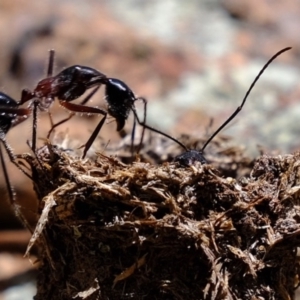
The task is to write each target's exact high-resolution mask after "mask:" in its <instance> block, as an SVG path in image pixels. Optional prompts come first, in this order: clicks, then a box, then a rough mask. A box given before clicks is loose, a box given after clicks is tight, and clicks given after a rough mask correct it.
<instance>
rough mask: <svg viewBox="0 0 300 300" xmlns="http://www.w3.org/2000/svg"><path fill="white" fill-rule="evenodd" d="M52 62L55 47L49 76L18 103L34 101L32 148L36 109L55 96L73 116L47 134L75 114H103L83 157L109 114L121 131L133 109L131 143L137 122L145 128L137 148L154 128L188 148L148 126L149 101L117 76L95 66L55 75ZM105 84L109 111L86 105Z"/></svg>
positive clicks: (34, 136)
mask: <svg viewBox="0 0 300 300" xmlns="http://www.w3.org/2000/svg"><path fill="white" fill-rule="evenodd" d="M53 62H54V50H51V51H50V58H49V65H48V72H47V75H48V76H47V78H45V79H43V80H41V81H40V82H39V83H38V84H37V87H36V88H35V89H34V91H33V92H31V91H29V90H23V92H22V98H21V100H20V102H19V104H23V103H25V102H27V101H30V100H33V101H32V104H30V105H33V133H32V146H31V148H32V150H33V151H34V152H35V150H36V131H37V109H38V108H39V109H40V110H48V109H49V107H50V105H51V104H52V103H53V101H54V98H55V97H57V98H58V100H59V103H60V105H62V106H63V107H65V108H67V109H68V110H70V111H71V112H72V113H71V114H70V116H69V117H68V118H66V119H64V120H62V121H60V122H59V123H57V124H54V125H53V124H52V128H51V130H50V132H49V133H48V137H49V135H50V133H51V132H52V131H53V129H54V128H55V127H57V126H58V125H60V124H62V123H64V122H66V121H67V120H69V119H70V118H71V117H72V116H73V115H74V113H86V114H101V115H103V118H102V119H101V120H100V122H99V124H98V125H97V127H96V128H95V129H94V131H93V133H92V135H91V136H90V138H89V139H88V141H87V142H86V144H84V145H83V147H84V150H83V155H82V158H84V157H85V156H86V153H87V151H88V150H89V148H90V147H91V145H92V144H93V142H94V140H95V139H96V137H97V135H98V133H99V132H100V130H101V128H102V126H103V124H104V122H105V120H106V118H107V115H110V116H112V117H114V118H115V119H116V122H117V131H119V132H120V131H121V130H122V129H123V128H124V126H125V122H126V120H127V118H128V115H129V113H130V111H132V112H133V113H134V125H133V130H132V137H131V140H132V144H133V140H134V131H135V125H136V122H138V124H139V125H141V126H142V127H143V131H142V135H141V141H140V145H139V148H138V151H139V149H140V147H141V144H142V141H143V137H144V131H145V129H149V130H152V131H154V132H157V133H159V134H162V135H164V136H166V137H167V138H170V139H171V140H173V141H175V142H177V143H179V144H180V145H181V146H182V147H183V148H184V149H186V150H187V148H186V147H185V146H184V145H183V144H181V143H180V142H179V141H177V140H176V139H174V138H172V137H171V136H169V135H168V134H165V133H163V132H161V131H159V130H157V129H155V128H152V127H150V126H148V125H146V109H147V101H146V99H145V98H142V97H135V95H134V93H133V92H132V90H131V89H130V88H129V87H128V86H127V85H126V84H125V83H124V82H123V81H121V80H119V79H116V78H108V77H107V76H106V75H104V74H102V73H100V72H99V71H97V70H95V69H92V68H90V67H85V66H80V65H74V66H71V67H68V68H66V69H64V70H63V71H61V72H60V73H58V74H57V75H56V76H52V73H53ZM102 84H104V85H105V100H106V102H107V104H108V109H107V111H106V110H104V109H100V108H97V107H90V106H85V104H86V103H87V102H88V101H89V99H90V98H91V97H92V96H93V95H94V94H95V93H96V91H97V90H98V89H99V88H100V86H101V85H102ZM93 87H95V88H94V90H92V92H91V93H90V94H88V95H87V97H85V98H84V100H83V101H82V102H81V103H80V104H73V103H70V102H71V101H73V100H75V99H77V98H79V97H80V96H82V95H83V94H84V93H85V92H86V90H88V89H90V88H93ZM137 100H141V101H143V103H144V120H143V122H141V121H140V119H139V117H138V115H137V112H136V109H135V106H134V103H135V101H137Z"/></svg>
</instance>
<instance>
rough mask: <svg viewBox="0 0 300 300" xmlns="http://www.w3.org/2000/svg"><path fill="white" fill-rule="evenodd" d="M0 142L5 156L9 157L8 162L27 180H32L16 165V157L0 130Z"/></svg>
mask: <svg viewBox="0 0 300 300" xmlns="http://www.w3.org/2000/svg"><path fill="white" fill-rule="evenodd" d="M0 141H1V142H2V144H3V146H4V148H5V150H6V152H7V155H8V156H9V159H10V161H11V162H12V163H13V164H14V165H15V166H16V167H17V168H18V169H19V170H20V171H21V172H22V173H23V174H25V175H26V176H27V177H28V178H29V179H31V180H32V177H31V175H29V174H28V173H27V172H26V171H25V170H23V169H22V168H21V167H20V165H19V164H18V163H17V159H16V156H15V154H14V153H13V150H12V149H11V147H10V146H9V145H8V143H7V141H6V135H5V133H4V132H3V131H2V130H0Z"/></svg>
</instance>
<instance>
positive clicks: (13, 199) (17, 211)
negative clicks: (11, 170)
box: [0, 145, 33, 233]
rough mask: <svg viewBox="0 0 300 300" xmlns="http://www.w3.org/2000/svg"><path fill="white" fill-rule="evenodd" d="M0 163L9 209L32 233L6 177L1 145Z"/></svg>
mask: <svg viewBox="0 0 300 300" xmlns="http://www.w3.org/2000/svg"><path fill="white" fill-rule="evenodd" d="M0 161H1V165H2V171H3V175H4V180H5V183H6V187H7V191H8V197H9V203H10V205H11V207H12V208H13V210H14V213H15V214H16V216H17V217H18V218H19V220H21V222H22V224H23V225H24V226H25V227H26V228H27V229H28V230H29V231H30V232H31V233H33V230H32V228H31V226H30V225H29V223H28V221H27V220H26V218H25V216H24V215H23V214H22V212H21V209H20V207H19V205H18V204H17V200H16V193H15V191H14V189H13V187H12V185H11V183H10V180H9V176H8V172H7V169H6V164H5V161H4V157H3V152H2V146H1V145H0ZM19 168H20V167H19ZM30 178H31V177H30ZM31 179H32V178H31Z"/></svg>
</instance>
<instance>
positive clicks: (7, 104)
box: [0, 92, 18, 133]
mask: <svg viewBox="0 0 300 300" xmlns="http://www.w3.org/2000/svg"><path fill="white" fill-rule="evenodd" d="M17 107H18V103H17V102H16V101H15V100H14V99H12V98H11V97H9V96H8V95H6V94H4V93H2V92H0V130H1V131H2V132H4V133H7V132H8V130H9V128H10V127H11V125H12V122H13V121H14V120H15V119H16V117H17V115H16V114H14V112H13V111H12V112H8V111H7V110H5V109H6V108H14V109H17Z"/></svg>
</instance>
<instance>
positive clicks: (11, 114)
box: [0, 92, 32, 229]
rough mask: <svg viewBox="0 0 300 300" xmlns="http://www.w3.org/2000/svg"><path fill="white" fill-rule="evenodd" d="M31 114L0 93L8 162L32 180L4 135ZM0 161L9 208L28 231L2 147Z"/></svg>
mask: <svg viewBox="0 0 300 300" xmlns="http://www.w3.org/2000/svg"><path fill="white" fill-rule="evenodd" d="M30 114H31V110H30V109H28V108H20V107H18V102H17V101H15V100H14V99H12V98H11V97H9V96H8V95H6V94H4V93H2V92H0V140H1V142H2V144H3V146H4V148H5V150H6V152H7V154H8V157H9V159H10V161H11V162H12V163H13V164H14V165H15V166H16V167H17V168H18V169H19V170H20V171H22V172H23V173H24V174H25V175H26V176H27V177H28V178H30V179H32V177H31V176H30V175H29V174H28V173H27V172H26V171H25V170H23V169H22V168H21V167H20V165H19V164H18V163H17V159H16V156H15V155H14V153H13V151H12V149H11V147H10V146H9V144H8V143H7V141H6V134H7V132H8V131H9V130H10V128H11V127H12V126H15V125H17V124H19V123H21V122H23V121H24V120H25V119H26V118H27V117H28V116H29V115H30ZM0 161H1V165H2V170H3V174H4V179H5V183H6V186H7V189H8V196H9V200H10V204H11V206H12V207H13V208H14V211H15V213H16V215H17V217H19V219H20V220H21V221H22V222H23V224H24V225H25V226H26V227H27V228H28V229H30V226H29V225H28V223H27V221H26V219H25V218H24V217H23V215H22V213H21V211H20V209H19V206H18V205H17V203H16V195H15V193H14V190H13V188H12V186H11V184H10V181H9V177H8V172H7V169H6V164H5V161H4V157H3V153H2V147H1V145H0Z"/></svg>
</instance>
